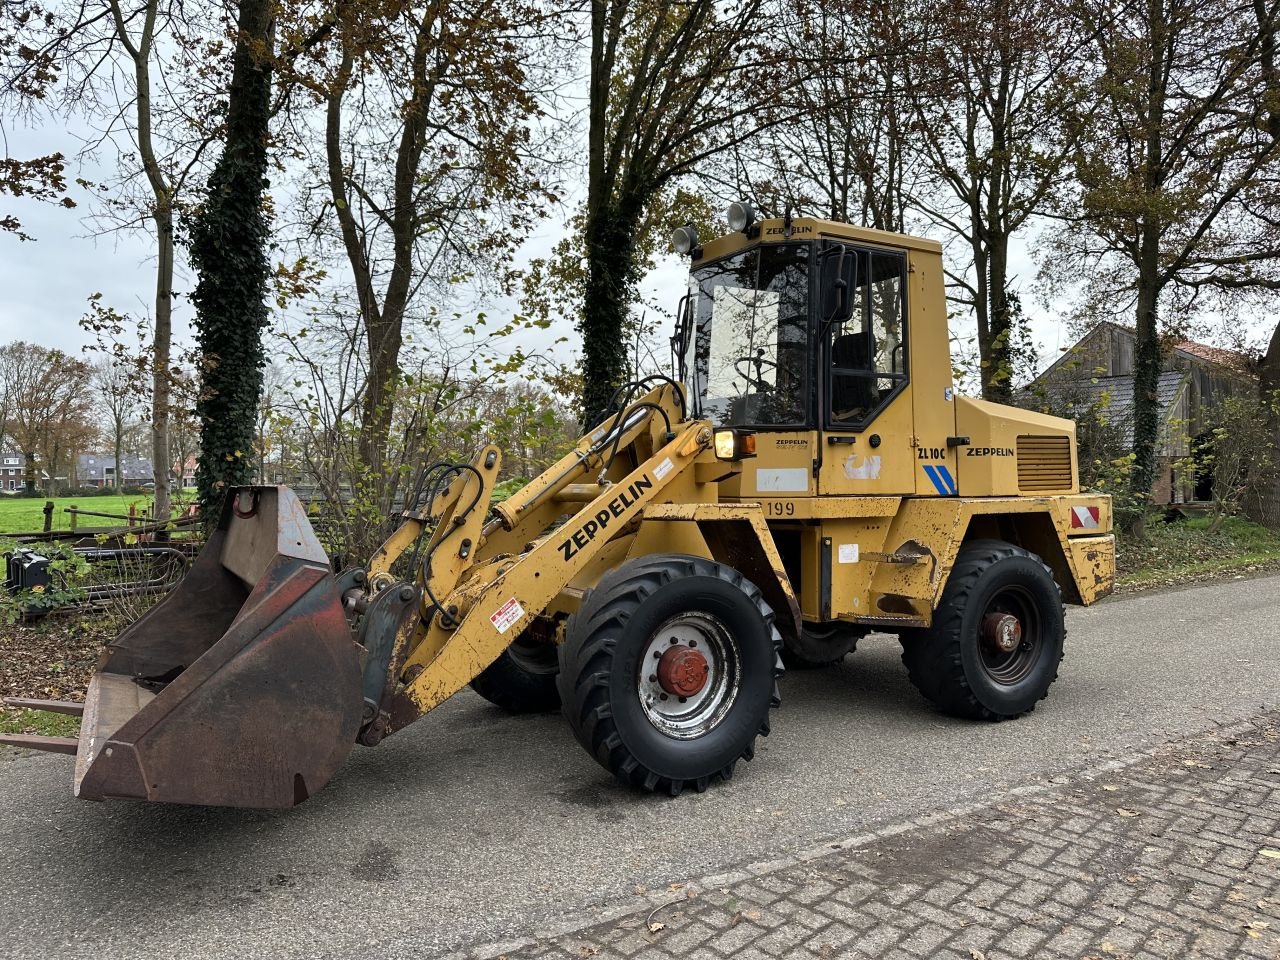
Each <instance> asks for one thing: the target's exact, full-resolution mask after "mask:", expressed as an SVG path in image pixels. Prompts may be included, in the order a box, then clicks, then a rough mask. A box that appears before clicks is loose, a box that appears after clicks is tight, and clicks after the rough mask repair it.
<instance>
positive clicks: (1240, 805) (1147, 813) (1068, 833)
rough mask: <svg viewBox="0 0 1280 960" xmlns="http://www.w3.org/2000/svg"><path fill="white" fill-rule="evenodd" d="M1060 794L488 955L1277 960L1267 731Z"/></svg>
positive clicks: (1277, 788) (1263, 720)
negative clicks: (1247, 959) (1245, 959)
mask: <svg viewBox="0 0 1280 960" xmlns="http://www.w3.org/2000/svg"><path fill="white" fill-rule="evenodd" d="M1064 779H1066V780H1067V782H1066V783H1065V784H1062V785H1058V784H1056V783H1055V784H1043V785H1040V786H1030V787H1020V788H1018V789H1017V790H1015V791H1012V792H1011V793H1006V794H1004V795H1003V796H1001V797H1000V798H998V799H997V798H992V799H990V800H988V801H987V802H985V803H983V802H977V803H969V804H964V805H962V806H961V807H959V808H956V809H951V810H946V811H941V812H938V813H931V814H927V815H925V816H923V817H920V818H917V819H916V820H915V821H914V822H909V823H905V824H904V823H898V824H894V825H892V826H889V827H885V828H882V829H880V830H878V831H873V832H871V833H868V834H863V835H861V836H858V837H852V838H848V839H846V840H843V841H841V842H838V843H824V844H820V845H818V846H817V847H813V848H810V849H808V850H802V851H800V852H799V853H798V854H797V855H796V856H795V857H793V858H791V859H790V860H788V861H786V862H783V863H776V862H775V863H769V864H763V865H753V864H748V865H747V867H746V868H745V869H740V870H736V871H733V872H731V873H727V874H723V873H722V874H719V875H716V876H711V877H703V878H700V879H699V880H698V881H695V882H692V883H687V884H684V885H683V886H680V887H679V889H676V890H672V889H670V888H668V887H664V888H662V890H661V891H658V892H655V893H653V894H650V895H649V896H647V897H641V896H637V897H635V898H634V899H633V901H632V903H631V904H629V905H626V907H629V909H627V908H625V907H624V908H622V909H618V908H613V907H611V908H609V909H608V910H606V911H603V912H601V911H596V912H595V914H594V915H587V916H585V917H583V916H581V915H580V916H579V917H578V918H575V919H581V920H585V921H586V922H585V923H584V924H583V925H581V926H577V927H575V928H573V929H565V930H563V931H560V932H556V933H553V932H541V931H540V932H535V934H534V935H533V936H530V937H527V938H524V941H523V942H519V943H512V942H508V943H506V944H502V945H501V947H500V949H501V954H500V955H502V956H505V957H506V960H582V958H583V957H594V958H595V960H627V958H630V957H638V958H642V960H730V958H731V960H822V958H831V957H837V956H838V957H843V958H848V960H936V958H949V960H961V958H963V960H973V958H975V957H977V958H982V960H1025V958H1027V957H1034V958H1035V960H1101V958H1104V957H1105V958H1107V960H1237V958H1239V960H1244V958H1258V960H1276V958H1277V957H1280V860H1277V859H1276V857H1277V856H1280V850H1277V849H1276V846H1277V844H1280V839H1277V838H1276V836H1275V829H1276V826H1277V824H1278V823H1280V717H1277V716H1276V715H1274V714H1262V715H1260V716H1259V717H1258V718H1257V720H1256V721H1254V722H1252V723H1246V724H1239V725H1236V726H1235V727H1226V728H1221V729H1219V730H1217V731H1214V732H1213V733H1207V734H1199V735H1196V736H1193V737H1191V738H1189V739H1185V740H1178V741H1174V742H1172V743H1168V744H1162V745H1161V746H1159V747H1156V748H1154V750H1152V751H1151V752H1149V753H1146V752H1144V753H1140V754H1137V755H1136V756H1135V757H1134V758H1133V762H1132V763H1129V762H1126V763H1125V764H1124V765H1121V764H1119V763H1116V762H1114V761H1113V762H1111V763H1107V764H1104V765H1103V767H1101V768H1098V767H1095V768H1092V769H1090V770H1088V771H1086V772H1083V773H1081V774H1079V775H1077V776H1075V777H1073V778H1069V779H1068V778H1063V777H1055V778H1054V780H1055V781H1058V780H1064ZM619 906H620V907H621V906H622V905H619ZM602 913H603V915H602ZM482 949H483V948H482ZM489 956H492V951H489ZM456 960H476V958H474V957H473V956H470V955H468V954H461V955H457V956H456Z"/></svg>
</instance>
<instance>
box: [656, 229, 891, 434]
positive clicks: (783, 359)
mask: <svg viewBox="0 0 1280 960" xmlns="http://www.w3.org/2000/svg"><path fill="white" fill-rule="evenodd" d="M906 271H907V262H906V257H905V255H904V254H903V253H902V252H900V251H885V250H875V249H872V248H869V247H859V246H857V245H854V244H850V243H846V242H841V241H836V240H824V239H806V240H795V239H791V240H784V241H783V242H778V243H764V242H762V243H758V244H757V245H754V246H751V247H748V248H746V249H743V250H739V251H736V252H734V253H731V254H730V255H728V256H725V257H722V258H719V259H715V260H710V261H708V262H702V263H698V264H696V265H695V267H694V269H693V270H692V271H691V273H690V292H689V297H688V298H687V300H686V302H685V305H684V309H683V311H682V314H683V315H682V317H681V324H680V328H681V329H679V330H678V332H677V336H676V341H677V342H676V348H677V350H678V351H679V354H678V365H679V367H680V370H679V374H680V379H681V380H683V381H684V383H685V385H686V387H687V388H688V393H689V396H690V398H691V399H692V402H693V405H694V409H695V413H696V415H698V416H701V417H705V418H706V419H708V420H711V421H713V422H715V423H716V424H718V425H721V426H733V427H747V428H751V429H753V430H758V431H776V430H788V431H790V430H797V429H808V430H819V429H821V430H849V431H861V430H863V429H865V428H866V427H867V426H868V425H869V424H870V423H871V422H872V421H873V420H874V419H875V417H876V414H877V413H878V412H879V411H880V410H881V409H882V408H883V407H885V406H886V405H887V404H888V403H889V402H890V401H891V400H892V399H893V397H894V396H895V395H896V394H897V393H899V392H900V391H901V390H902V389H903V388H904V387H905V385H906V382H907V335H906V324H905V322H904V318H905V313H906Z"/></svg>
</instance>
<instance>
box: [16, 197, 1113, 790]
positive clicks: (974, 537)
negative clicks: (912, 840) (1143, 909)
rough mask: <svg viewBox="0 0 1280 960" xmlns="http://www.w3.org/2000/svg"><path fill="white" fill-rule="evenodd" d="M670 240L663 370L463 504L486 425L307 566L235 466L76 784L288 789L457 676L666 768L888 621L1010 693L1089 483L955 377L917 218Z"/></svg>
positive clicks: (1004, 697)
mask: <svg viewBox="0 0 1280 960" xmlns="http://www.w3.org/2000/svg"><path fill="white" fill-rule="evenodd" d="M730 225H731V226H732V227H733V229H734V230H735V231H736V232H735V233H733V234H732V235H730V236H725V237H720V238H718V239H715V240H712V241H710V242H707V243H705V244H700V243H699V242H698V239H697V237H696V236H694V234H693V232H692V231H691V230H689V229H687V228H685V229H682V230H680V231H677V236H676V238H675V240H676V246H677V249H679V250H680V251H681V252H684V253H688V254H689V255H690V256H691V259H692V270H691V277H690V279H691V283H690V289H689V293H688V295H687V296H686V297H685V298H684V299H683V300H682V302H681V307H680V310H679V311H678V314H679V316H678V322H677V329H676V333H675V337H674V338H673V341H672V345H673V359H674V364H673V365H674V368H675V369H674V371H673V374H674V375H673V377H671V378H667V377H650V378H648V379H646V380H643V381H639V382H636V383H632V384H629V385H627V386H626V387H624V388H623V389H622V390H621V391H619V394H618V396H617V397H616V402H615V404H614V410H613V412H612V414H611V415H610V416H609V417H608V418H607V419H606V420H605V421H604V422H603V423H601V424H600V425H599V426H598V427H596V428H594V429H592V430H591V431H590V432H589V433H588V434H587V435H586V436H584V437H582V438H581V440H579V441H578V443H577V445H576V446H575V447H574V448H573V449H572V450H570V451H569V452H568V453H566V454H565V456H564V457H563V458H562V459H561V460H560V461H559V462H558V463H556V464H555V465H554V466H552V467H551V468H550V469H549V470H547V471H546V472H545V473H543V474H542V475H541V476H539V477H537V478H535V479H534V480H533V481H532V482H531V483H530V484H529V485H528V486H526V487H525V488H524V489H522V490H520V491H519V492H518V493H516V494H515V495H514V496H512V497H511V498H509V499H507V500H505V501H503V502H501V503H499V504H496V505H494V506H492V507H490V498H491V493H492V491H493V487H494V483H495V481H496V480H497V478H498V475H499V470H500V467H501V453H500V451H499V450H498V448H497V447H494V446H488V447H485V448H484V449H483V450H481V451H480V452H479V454H478V455H477V456H476V457H475V459H474V460H473V461H472V462H471V463H457V464H451V463H444V464H437V465H435V466H433V467H431V468H429V469H427V470H425V471H424V472H423V476H422V481H421V483H420V484H419V485H418V487H417V489H416V491H414V495H413V496H412V498H411V499H410V502H409V504H408V509H407V510H405V512H404V514H403V520H402V523H401V524H400V525H399V527H398V528H397V529H396V531H395V532H394V533H393V534H392V535H391V536H390V537H389V539H387V541H386V542H385V543H384V544H383V545H382V546H381V547H380V548H379V549H378V551H377V552H376V553H375V554H374V556H373V557H371V558H370V559H369V562H368V564H367V566H364V567H361V568H358V569H348V570H343V571H341V572H338V573H336V574H335V573H333V572H332V571H331V569H330V565H329V562H328V560H327V558H326V555H325V551H324V549H323V547H322V546H321V544H320V542H319V541H318V540H317V538H316V536H315V534H314V533H313V532H312V530H311V528H310V526H309V524H308V522H307V519H306V513H305V510H304V508H303V506H302V504H301V503H300V502H299V501H298V499H297V498H296V497H295V496H294V495H293V494H292V493H291V492H290V491H289V490H288V489H287V488H285V487H265V486H259V487H245V488H240V489H236V490H234V491H232V492H231V493H230V495H229V496H228V498H227V501H226V505H225V508H224V510H223V513H222V516H221V519H220V522H219V523H218V525H217V529H216V531H215V532H214V533H213V534H212V536H211V537H210V539H209V542H208V544H207V545H206V547H205V548H204V550H203V552H202V553H201V555H200V556H199V558H198V559H197V561H196V563H195V564H194V566H193V568H192V570H191V572H190V573H189V575H188V576H187V577H186V579H185V580H184V581H183V582H182V583H181V584H180V585H179V586H178V587H177V589H175V590H174V591H173V592H172V593H171V594H170V595H169V596H167V597H166V598H165V599H164V600H163V601H161V602H160V603H159V604H158V605H157V606H156V607H154V608H153V609H152V610H151V611H150V612H149V613H147V614H146V615H145V616H144V617H143V618H142V619H140V620H139V621H138V622H137V623H135V624H133V625H132V626H131V627H129V628H128V629H127V630H125V631H124V632H123V633H122V634H121V635H120V636H119V637H118V638H117V639H116V640H115V641H114V642H113V643H111V644H110V645H109V646H108V647H107V648H106V650H105V652H104V653H103V654H102V658H101V660H100V662H99V665H98V670H97V672H96V674H95V675H94V677H93V679H92V682H91V684H90V687H89V691H88V696H87V699H86V702H85V703H84V704H83V706H82V707H81V706H80V705H78V704H60V703H42V702H32V701H17V702H18V703H19V705H22V706H36V707H45V708H51V709H56V710H62V711H65V712H81V711H82V712H83V718H82V723H81V730H80V736H79V738H78V739H72V738H66V739H57V738H28V737H13V736H10V737H4V738H2V739H3V740H5V741H7V742H9V743H17V744H19V745H22V746H27V747H34V748H37V749H49V750H56V751H57V750H60V751H64V752H67V753H72V754H74V755H75V757H76V765H75V780H74V788H75V792H76V794H77V795H78V796H80V797H83V798H86V799H94V800H100V799H103V798H107V797H112V798H117V797H118V798H132V799H145V800H159V801H167V802H175V803H195V804H219V805H229V806H247V807H285V806H291V805H293V804H297V803H300V802H302V801H303V800H305V799H306V798H307V797H308V796H310V795H311V794H312V793H314V792H315V791H316V790H318V789H320V788H321V787H322V786H324V784H325V782H326V781H327V780H328V779H329V778H330V777H331V776H332V775H333V774H334V772H335V771H336V770H337V769H338V768H339V766H341V764H342V763H343V761H344V759H345V758H346V756H347V754H348V753H349V752H350V750H351V748H352V746H353V745H354V744H356V743H360V744H363V745H365V746H370V747H371V746H375V745H376V744H377V743H378V742H379V741H380V740H382V739H383V738H384V737H386V736H389V735H391V734H394V733H395V732H396V731H397V730H400V729H401V728H403V727H405V726H407V725H408V724H410V723H413V722H414V721H415V720H417V719H418V718H420V717H422V716H423V715H424V714H426V713H428V712H429V711H430V710H432V709H433V708H434V707H436V706H438V705H440V704H441V703H443V702H444V701H445V700H447V699H448V698H449V697H451V696H453V695H454V694H455V693H457V692H458V691H459V690H461V689H462V688H464V687H466V686H467V685H468V684H470V685H471V686H472V687H474V688H475V689H476V690H477V691H478V692H479V693H480V694H482V695H483V696H484V697H486V698H487V699H489V700H490V701H492V702H493V703H495V704H497V705H499V706H501V707H503V708H505V709H507V710H511V711H522V710H546V709H554V708H555V707H556V706H560V707H562V709H563V710H564V714H565V716H566V718H567V719H568V721H569V724H570V726H571V727H572V728H573V731H574V733H575V735H576V736H577V738H578V740H579V741H580V742H581V743H582V745H583V746H584V747H585V748H586V749H587V750H588V751H589V752H590V753H591V755H592V756H593V757H595V758H596V760H597V761H599V763H600V764H601V765H602V766H603V767H604V768H605V769H607V770H608V771H609V772H610V773H611V774H612V775H613V776H615V777H616V778H618V779H619V780H621V781H622V782H624V783H627V784H631V785H634V786H636V787H639V788H642V789H645V790H651V791H661V792H664V793H670V794H677V793H680V792H681V791H682V790H684V789H686V788H692V789H695V790H702V789H704V788H705V787H706V786H707V785H708V784H709V783H711V782H713V781H715V780H721V779H728V778H729V777H730V776H732V774H733V772H734V769H735V766H736V764H737V763H738V761H740V760H750V759H751V757H752V751H753V746H754V743H755V740H756V737H757V736H759V735H762V734H767V733H768V732H769V714H770V711H771V710H772V708H774V707H776V706H777V705H778V686H777V679H778V677H779V675H780V674H781V673H782V669H783V656H784V655H785V656H786V658H787V659H789V660H791V661H792V662H795V663H801V664H822V663H827V662H831V661H835V660H838V659H840V658H841V657H842V656H844V655H845V654H846V653H847V652H848V651H850V650H851V649H852V648H853V646H854V644H855V643H856V642H857V640H858V639H859V638H860V637H862V636H864V635H865V634H867V633H868V632H870V631H880V632H888V633H894V634H897V635H898V637H899V638H900V639H901V642H902V647H903V660H904V661H905V663H906V666H907V669H908V671H909V673H910V676H911V679H912V681H913V682H914V683H915V685H916V687H918V688H919V690H920V692H921V693H922V694H924V696H925V697H927V698H928V699H930V700H931V701H933V702H934V703H935V704H937V705H938V707H940V708H941V709H943V710H945V711H947V712H950V713H953V714H958V715H961V716H966V717H974V718H979V719H987V720H1000V719H1004V718H1009V717H1016V716H1018V715H1019V714H1023V713H1026V712H1027V711H1029V710H1031V709H1033V708H1034V707H1035V705H1036V703H1037V702H1038V701H1039V700H1040V699H1042V698H1043V697H1044V696H1045V695H1046V693H1047V691H1048V689H1049V686H1050V684H1052V682H1053V680H1054V678H1055V677H1056V675H1057V670H1058V664H1059V661H1060V660H1061V658H1062V650H1063V640H1064V633H1065V631H1064V624H1063V603H1064V601H1065V602H1066V603H1075V604H1088V603H1092V602H1093V601H1094V600H1096V599H1098V598H1099V597H1102V596H1104V595H1106V594H1107V593H1109V592H1110V590H1111V588H1112V581H1113V577H1114V562H1115V551H1114V541H1113V538H1112V535H1111V532H1110V531H1111V505H1110V501H1109V499H1108V498H1107V497H1105V496H1098V495H1095V494H1082V493H1080V492H1079V483H1078V474H1077V468H1076V451H1075V427H1074V424H1073V423H1071V422H1070V421H1067V420H1060V419H1056V418H1053V417H1047V416H1042V415H1039V414H1035V413H1030V412H1027V411H1024V410H1019V409H1014V408H1011V407H1004V406H998V405H996V404H992V403H984V402H982V401H980V400H971V399H967V398H965V397H960V396H957V395H956V394H955V391H954V389H953V384H952V375H951V362H950V356H949V352H948V345H949V338H948V333H947V324H946V303H945V301H944V293H943V268H942V250H941V247H940V246H939V245H938V244H937V243H935V242H933V241H930V240H921V239H915V238H912V237H906V236H897V235H891V234H887V233H881V232H877V231H874V230H867V229H861V228H857V227H853V226H848V225H845V224H840V223H832V222H827V221H823V220H815V219H809V218H796V219H792V218H785V219H781V220H764V221H759V222H758V221H756V220H755V218H754V216H753V215H752V214H751V212H750V211H749V209H747V208H746V207H744V206H742V205H737V206H736V207H735V208H734V209H732V210H731V219H730Z"/></svg>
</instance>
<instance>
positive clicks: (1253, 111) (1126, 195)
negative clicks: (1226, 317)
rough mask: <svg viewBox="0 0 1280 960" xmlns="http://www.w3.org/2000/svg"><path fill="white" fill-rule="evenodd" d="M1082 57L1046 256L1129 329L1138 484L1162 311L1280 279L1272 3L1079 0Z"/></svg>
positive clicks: (1152, 416)
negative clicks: (1085, 62)
mask: <svg viewBox="0 0 1280 960" xmlns="http://www.w3.org/2000/svg"><path fill="white" fill-rule="evenodd" d="M1081 9H1082V16H1084V17H1085V18H1087V22H1088V25H1089V28H1090V32H1091V35H1092V47H1091V50H1092V53H1093V58H1094V60H1093V62H1094V64H1095V66H1094V67H1093V69H1092V71H1091V73H1090V74H1089V75H1088V76H1087V78H1086V80H1087V82H1088V84H1089V90H1088V101H1089V102H1091V103H1092V104H1093V106H1092V107H1091V109H1090V110H1089V112H1088V113H1087V114H1083V115H1081V116H1080V117H1078V118H1077V123H1078V125H1079V131H1078V133H1077V134H1076V136H1075V142H1076V144H1077V148H1076V151H1075V153H1074V156H1073V165H1074V171H1073V172H1074V174H1075V178H1076V181H1077V184H1078V190H1079V193H1078V195H1077V196H1075V197H1073V198H1069V201H1068V203H1067V204H1066V205H1065V207H1064V209H1063V211H1062V212H1061V216H1062V218H1063V220H1064V222H1065V224H1066V226H1065V227H1064V228H1063V229H1062V230H1061V231H1060V232H1059V234H1058V236H1057V243H1056V248H1055V250H1054V259H1053V263H1052V264H1051V266H1052V267H1053V268H1055V269H1056V271H1057V272H1058V274H1059V275H1067V276H1070V277H1077V276H1083V277H1084V278H1085V280H1086V281H1087V287H1086V297H1087V299H1086V308H1092V309H1095V310H1096V309H1110V310H1118V309H1125V310H1132V311H1133V316H1134V319H1135V323H1136V328H1137V337H1138V344H1137V355H1136V369H1135V395H1134V441H1133V442H1134V453H1135V454H1136V463H1135V469H1134V471H1133V474H1132V486H1133V490H1134V492H1135V493H1142V494H1145V493H1146V492H1148V491H1149V490H1150V488H1151V483H1152V479H1153V477H1154V468H1155V447H1156V441H1157V437H1158V433H1159V428H1160V411H1159V401H1158V397H1157V383H1158V380H1159V376H1160V369H1161V350H1160V335H1161V322H1160V316H1161V312H1162V307H1163V308H1165V309H1168V308H1170V307H1171V306H1174V305H1179V306H1181V307H1182V308H1183V311H1184V312H1188V311H1190V310H1191V309H1193V308H1194V307H1196V306H1197V304H1198V302H1199V298H1200V297H1201V296H1205V295H1207V294H1209V293H1210V292H1212V291H1218V292H1234V293H1241V292H1244V291H1249V290H1259V289H1270V290H1275V289H1280V232H1278V231H1277V230H1276V223H1277V219H1276V211H1277V210H1280V192H1278V189H1280V176H1278V175H1280V168H1278V167H1277V163H1278V162H1280V112H1277V109H1276V106H1275V104H1276V97H1277V95H1278V94H1280V86H1277V84H1276V82H1275V66H1274V50H1275V30H1276V25H1277V19H1278V17H1280V7H1278V6H1277V4H1275V3H1274V2H1272V3H1267V2H1261V0H1260V2H1258V3H1255V4H1248V5H1244V4H1234V3H1229V2H1226V0H1143V2H1140V3H1137V4H1134V5H1132V6H1128V7H1125V8H1123V9H1122V10H1120V11H1117V10H1116V9H1115V8H1114V6H1113V5H1112V4H1109V3H1105V2H1098V3H1085V4H1083V5H1082V7H1081Z"/></svg>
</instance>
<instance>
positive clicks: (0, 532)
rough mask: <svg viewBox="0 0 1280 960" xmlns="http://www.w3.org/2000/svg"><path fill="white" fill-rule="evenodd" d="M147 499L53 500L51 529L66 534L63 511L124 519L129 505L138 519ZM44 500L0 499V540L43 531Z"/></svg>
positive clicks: (81, 523) (92, 521) (100, 523)
mask: <svg viewBox="0 0 1280 960" xmlns="http://www.w3.org/2000/svg"><path fill="white" fill-rule="evenodd" d="M151 499H152V498H151V497H150V496H145V495H134V496H114V495H113V496H104V497H54V498H53V529H54V530H70V529H71V516H70V514H68V513H67V512H66V508H67V507H71V506H76V507H79V508H80V509H82V510H92V511H94V512H95V513H111V514H116V515H118V516H127V515H128V513H129V507H130V506H131V505H132V506H134V507H135V508H136V510H137V512H138V514H139V515H141V514H142V513H143V512H144V511H146V510H149V509H150V508H151ZM46 500H47V498H45V497H30V498H28V497H0V536H4V535H6V534H14V533H31V532H34V531H38V530H43V529H44V512H43V511H44V505H45V502H46ZM189 502H190V500H189V499H188V500H183V501H182V506H183V508H184V509H185V507H186V505H187V504H188V503H189ZM124 523H125V521H123V520H109V519H107V518H105V517H81V518H79V520H78V521H77V524H76V526H77V528H80V527H110V526H117V525H121V526H122V525H123V524H124Z"/></svg>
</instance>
